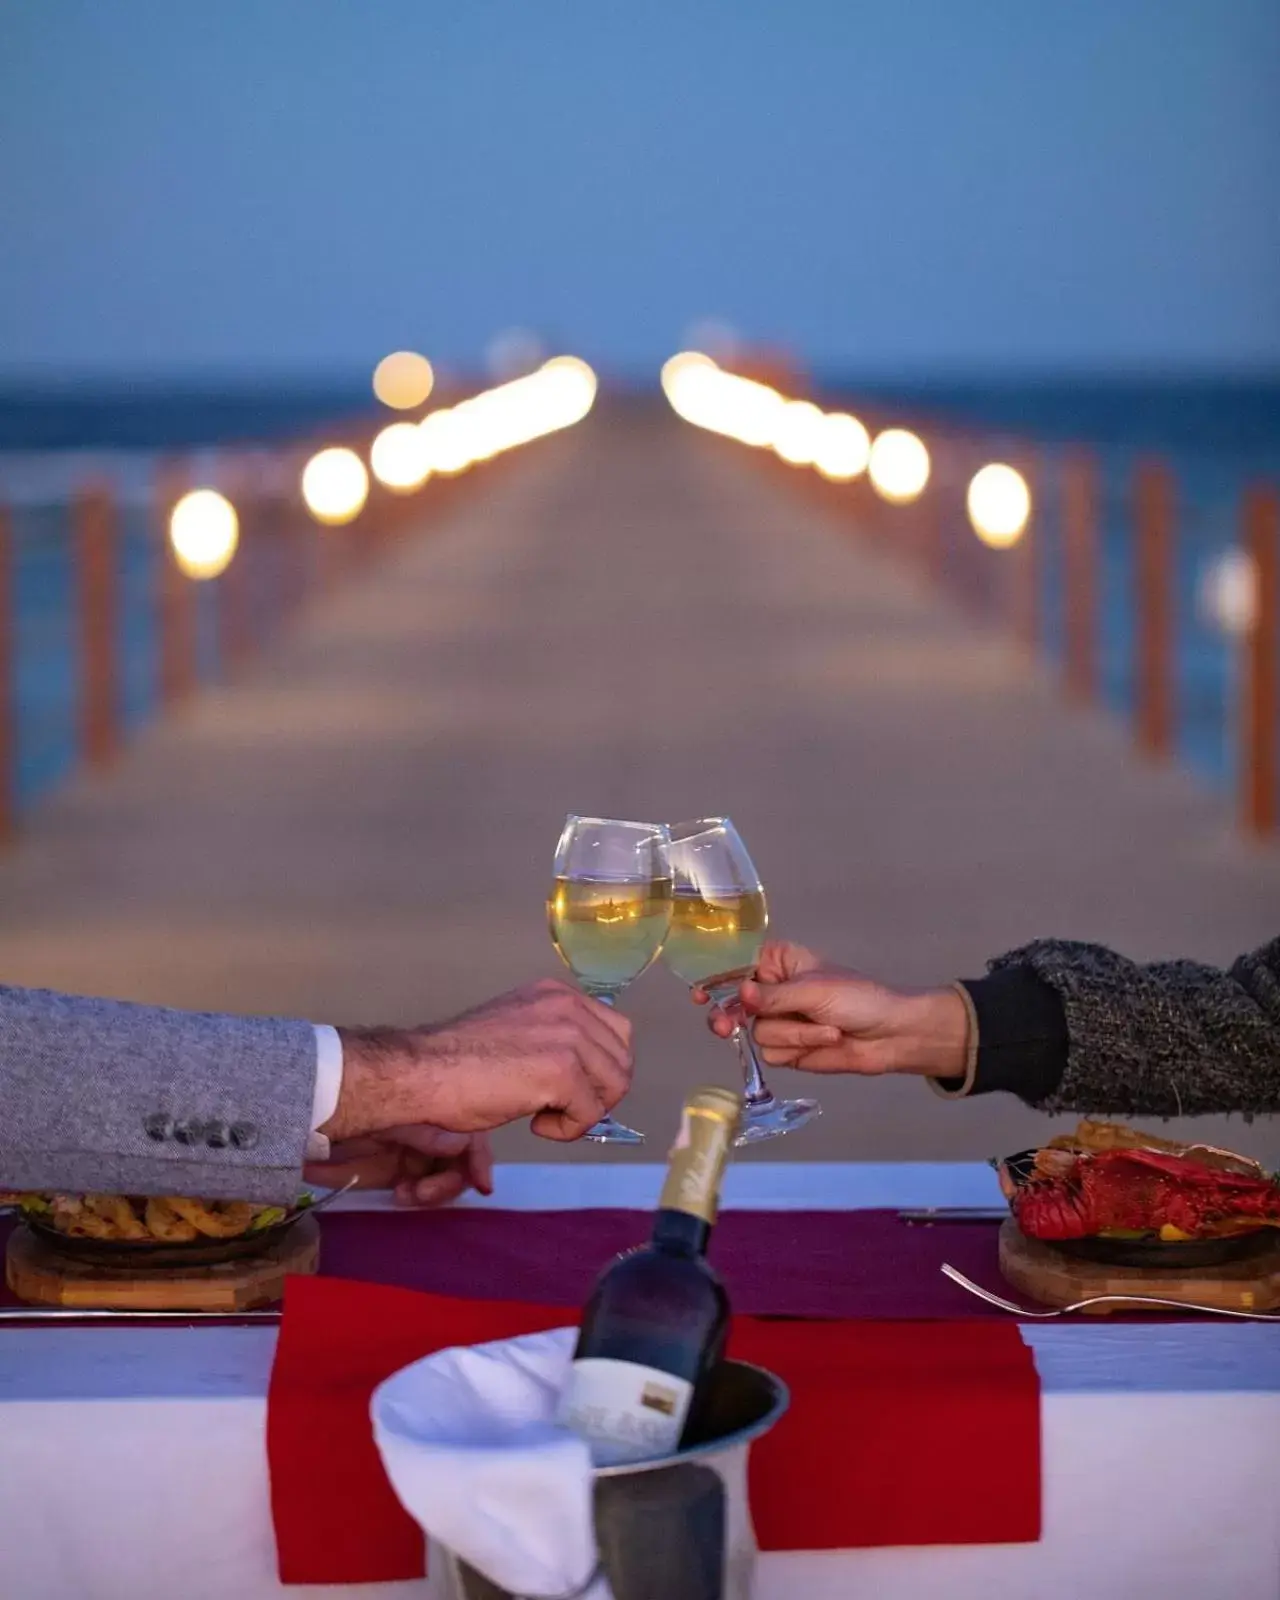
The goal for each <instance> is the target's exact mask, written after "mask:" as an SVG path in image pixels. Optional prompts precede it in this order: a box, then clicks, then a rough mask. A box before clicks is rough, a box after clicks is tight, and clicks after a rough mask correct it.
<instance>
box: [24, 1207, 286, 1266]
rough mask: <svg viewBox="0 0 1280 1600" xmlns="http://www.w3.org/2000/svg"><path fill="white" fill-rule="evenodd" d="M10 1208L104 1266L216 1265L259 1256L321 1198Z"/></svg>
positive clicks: (59, 1244)
mask: <svg viewBox="0 0 1280 1600" xmlns="http://www.w3.org/2000/svg"><path fill="white" fill-rule="evenodd" d="M11 1203H12V1204H13V1206H14V1208H15V1209H16V1210H17V1211H18V1213H19V1214H20V1216H21V1217H22V1220H23V1222H24V1223H25V1224H26V1226H27V1227H28V1228H30V1230H31V1232H32V1233H34V1234H35V1235H36V1236H37V1237H38V1238H39V1239H40V1240H42V1241H43V1242H44V1244H46V1245H47V1246H49V1247H50V1248H51V1249H53V1250H55V1251H57V1252H58V1254H59V1255H63V1256H67V1257H70V1258H72V1259H74V1260H77V1261H91V1262H94V1263H95V1264H97V1265H99V1266H104V1267H117V1268H128V1267H134V1266H138V1267H142V1266H145V1267H146V1268H147V1269H148V1270H149V1269H150V1268H152V1267H166V1266H173V1267H194V1266H214V1265H217V1264H218V1263H219V1262H223V1261H234V1260H237V1259H239V1258H240V1257H243V1256H253V1255H257V1254H258V1253H259V1251H261V1250H265V1249H267V1248H269V1247H270V1246H271V1245H273V1244H275V1243H276V1242H277V1241H278V1240H280V1239H281V1238H282V1237H283V1236H284V1235H285V1234H286V1233H288V1231H289V1230H290V1229H291V1228H292V1227H293V1226H294V1225H295V1224H296V1223H297V1222H299V1221H300V1220H301V1218H303V1217H305V1216H306V1215H307V1213H308V1211H310V1210H311V1208H312V1206H313V1204H314V1197H313V1196H312V1195H311V1194H310V1193H306V1192H304V1193H303V1194H302V1195H300V1196H299V1198H298V1200H297V1201H295V1203H294V1204H293V1205H292V1206H290V1207H285V1206H264V1205H256V1204H254V1203H253V1202H252V1201H249V1200H197V1199H190V1198H188V1197H186V1196H184V1195H169V1196H155V1195H147V1196H143V1195H125V1194H21V1195H15V1196H13V1197H12V1198H11Z"/></svg>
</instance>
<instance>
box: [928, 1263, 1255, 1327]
mask: <svg viewBox="0 0 1280 1600" xmlns="http://www.w3.org/2000/svg"><path fill="white" fill-rule="evenodd" d="M942 1271H943V1275H944V1276H945V1277H948V1278H950V1279H951V1281H952V1283H958V1284H959V1285H960V1287H961V1288H962V1289H967V1290H968V1291H969V1293H970V1294H976V1295H977V1297H978V1299H979V1300H985V1301H986V1302H987V1304H988V1305H991V1306H999V1308H1000V1310H1001V1311H1011V1312H1012V1313H1013V1315H1014V1316H1015V1317H1037V1318H1041V1319H1047V1318H1049V1317H1067V1316H1070V1315H1071V1313H1072V1312H1073V1311H1086V1310H1088V1308H1089V1307H1090V1306H1155V1307H1157V1308H1159V1309H1161V1310H1165V1311H1200V1312H1203V1313H1204V1314H1205V1315H1206V1316H1211V1317H1237V1318H1239V1319H1240V1320H1241V1321H1243V1322H1280V1311H1231V1310H1228V1309H1227V1307H1225V1306H1202V1305H1197V1304H1194V1303H1193V1302H1191V1301H1189V1300H1165V1299H1162V1298H1161V1297H1160V1296H1159V1295H1155V1294H1091V1295H1090V1296H1089V1298H1088V1299H1087V1300H1073V1301H1072V1302H1071V1304H1070V1305H1069V1306H1055V1307H1054V1308H1053V1309H1052V1310H1047V1311H1046V1310H1038V1311H1033V1310H1031V1309H1030V1308H1029V1307H1027V1306H1020V1305H1018V1304H1017V1302H1016V1301H1013V1300H1006V1299H1005V1298H1004V1296H1003V1295H998V1294H993V1293H992V1292H991V1290H990V1289H984V1288H982V1287H981V1285H979V1284H976V1283H974V1281H973V1279H972V1278H966V1277H965V1275H964V1273H963V1272H960V1271H959V1270H958V1269H957V1268H956V1267H953V1266H951V1264H950V1263H949V1262H945V1261H944V1262H943V1264H942Z"/></svg>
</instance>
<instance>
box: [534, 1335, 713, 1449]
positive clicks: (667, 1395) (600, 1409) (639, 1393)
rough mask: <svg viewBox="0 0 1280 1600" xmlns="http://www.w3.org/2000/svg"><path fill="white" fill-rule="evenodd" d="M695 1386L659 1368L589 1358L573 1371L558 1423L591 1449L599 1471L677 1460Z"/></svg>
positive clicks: (571, 1368) (578, 1363) (561, 1403)
mask: <svg viewBox="0 0 1280 1600" xmlns="http://www.w3.org/2000/svg"><path fill="white" fill-rule="evenodd" d="M692 1399H693V1385H692V1384H691V1383H689V1382H688V1381H687V1380H686V1379H684V1378H675V1377H672V1375H671V1374H670V1373H669V1372H660V1371H658V1369H657V1368H656V1367H642V1366H639V1365H637V1364H636V1363H635V1362H633V1361H610V1360H607V1359H605V1358H604V1357H600V1356H587V1357H584V1358H583V1359H582V1360H581V1361H575V1362H574V1363H573V1365H572V1367H570V1369H569V1382H568V1384H567V1385H566V1386H565V1391H564V1394H563V1395H562V1396H561V1397H560V1406H559V1410H558V1411H557V1413H556V1420H557V1421H558V1422H560V1423H562V1424H563V1425H564V1426H565V1427H566V1428H572V1429H573V1431H574V1433H576V1434H579V1435H580V1436H581V1437H582V1438H583V1439H585V1440H586V1441H587V1443H588V1444H589V1445H590V1447H591V1459H592V1460H593V1461H594V1463H595V1465H596V1466H598V1467H616V1466H620V1465H622V1464H623V1463H624V1462H628V1461H650V1460H652V1459H653V1458H654V1457H655V1456H668V1455H672V1454H674V1452H675V1450H676V1449H677V1447H678V1446H679V1443H680V1435H681V1434H682V1433H683V1432H684V1424H685V1418H686V1417H687V1416H688V1415H689V1405H690V1402H691V1401H692Z"/></svg>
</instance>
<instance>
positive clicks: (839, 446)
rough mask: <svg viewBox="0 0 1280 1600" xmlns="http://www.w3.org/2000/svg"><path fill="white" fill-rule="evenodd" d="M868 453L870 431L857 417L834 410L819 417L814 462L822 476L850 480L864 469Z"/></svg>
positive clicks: (869, 451) (847, 481)
mask: <svg viewBox="0 0 1280 1600" xmlns="http://www.w3.org/2000/svg"><path fill="white" fill-rule="evenodd" d="M870 456H871V435H870V434H869V433H868V432H867V430H866V429H865V428H864V427H863V426H862V424H861V423H860V422H859V421H858V419H857V417H851V416H849V415H848V414H847V413H846V412H843V411H833V412H831V413H830V414H829V415H828V416H826V417H824V418H823V419H822V431H821V433H820V435H819V438H818V446H817V449H816V451H815V452H814V457H813V464H814V466H815V467H817V469H818V471H819V472H820V473H821V474H822V476H823V477H824V478H829V479H830V480H831V481H832V483H849V482H850V481H851V480H852V479H854V478H856V477H858V476H859V474H860V473H863V472H865V471H866V470H867V461H868V460H869V459H870Z"/></svg>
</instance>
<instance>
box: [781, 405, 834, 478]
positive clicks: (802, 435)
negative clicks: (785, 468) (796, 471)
mask: <svg viewBox="0 0 1280 1600" xmlns="http://www.w3.org/2000/svg"><path fill="white" fill-rule="evenodd" d="M825 421H826V419H825V418H824V416H823V415H822V412H821V410H820V409H819V408H818V407H817V406H815V405H814V404H813V402H812V401H810V400H790V401H788V402H787V403H786V404H785V405H784V406H783V407H782V409H781V411H780V412H779V413H778V421H777V427H776V429H775V430H774V435H773V448H774V449H775V450H776V451H777V453H778V454H779V455H780V456H781V457H782V459H783V460H784V461H789V462H790V463H791V465H792V466H793V467H810V466H812V465H813V463H814V461H815V460H816V459H817V456H818V451H819V450H820V449H821V447H822V433H823V424H824V422H825Z"/></svg>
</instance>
